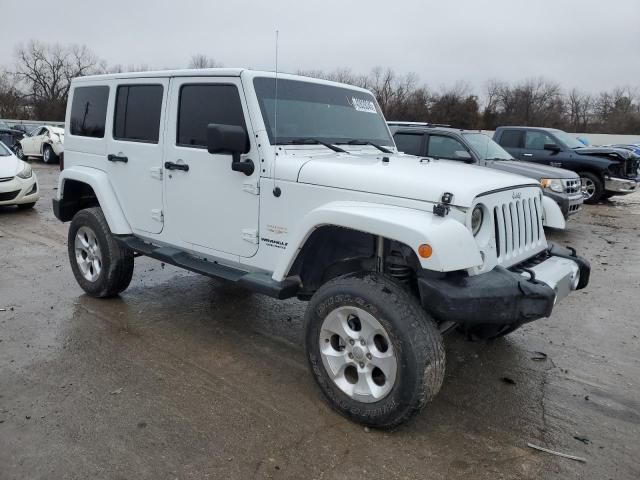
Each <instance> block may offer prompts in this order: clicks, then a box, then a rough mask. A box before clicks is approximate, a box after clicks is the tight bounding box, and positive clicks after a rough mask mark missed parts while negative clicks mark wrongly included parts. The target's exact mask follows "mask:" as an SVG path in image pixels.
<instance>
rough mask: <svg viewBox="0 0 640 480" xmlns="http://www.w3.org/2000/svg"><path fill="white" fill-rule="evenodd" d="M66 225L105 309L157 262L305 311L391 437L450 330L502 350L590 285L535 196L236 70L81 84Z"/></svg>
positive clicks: (421, 398)
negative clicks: (304, 304) (496, 340)
mask: <svg viewBox="0 0 640 480" xmlns="http://www.w3.org/2000/svg"><path fill="white" fill-rule="evenodd" d="M66 131H67V139H66V153H65V168H64V170H63V171H62V172H61V175H60V181H59V189H58V198H57V199H54V201H53V208H54V212H55V214H56V216H57V217H58V218H59V219H60V220H61V221H64V222H66V221H69V220H70V221H71V226H70V228H69V243H68V249H69V259H70V261H71V266H72V269H73V272H74V275H75V277H76V279H77V281H78V283H79V284H80V286H81V287H82V288H83V289H84V290H85V291H86V292H87V293H88V294H90V295H93V296H96V297H108V296H112V295H117V294H118V293H120V292H122V291H123V290H124V289H126V288H127V286H128V285H129V282H130V281H131V276H132V273H133V265H134V258H135V256H136V255H138V254H142V255H148V256H150V257H153V258H156V259H158V260H161V261H163V262H166V263H169V264H173V265H177V266H180V267H183V268H185V269H188V270H191V271H193V272H197V273H201V274H204V275H209V276H212V277H219V278H222V279H226V280H229V281H232V282H236V283H237V284H239V285H242V286H244V287H248V288H250V289H252V290H254V291H256V292H259V293H262V294H266V295H270V296H272V297H275V298H278V299H284V298H289V297H298V298H300V299H303V300H309V301H310V302H309V305H308V308H307V313H306V317H305V339H306V340H305V343H306V345H305V346H306V353H307V357H308V361H309V364H310V367H311V370H312V372H313V374H314V376H315V378H316V380H317V382H318V384H319V386H320V388H321V389H322V391H323V393H324V394H325V396H326V397H327V399H328V400H329V402H330V403H331V405H332V406H333V407H334V408H335V409H336V410H338V411H340V412H341V413H342V414H344V415H346V416H348V417H349V418H351V419H353V420H355V421H358V422H361V423H363V424H365V425H370V426H375V427H380V428H392V427H395V426H397V425H399V424H400V423H402V422H404V421H406V420H407V419H408V418H409V417H411V416H412V415H413V414H415V413H416V412H418V411H419V410H420V409H421V408H422V407H423V406H424V405H425V404H426V403H427V402H428V401H430V400H431V399H432V398H433V397H434V396H435V395H436V393H437V392H438V390H439V389H440V386H441V384H442V381H443V378H444V369H445V349H444V346H443V342H442V333H443V332H444V331H446V330H448V329H450V328H452V327H453V326H458V327H460V328H462V329H463V330H465V331H466V332H467V333H468V334H469V335H473V336H477V337H481V338H490V337H496V336H500V335H504V334H506V333H508V332H511V331H513V330H514V329H516V328H518V327H519V326H520V325H522V324H523V323H525V322H529V321H532V320H535V319H538V318H542V317H548V316H549V315H550V314H551V311H552V309H553V306H554V305H555V303H556V301H558V300H560V299H562V298H563V297H564V296H566V295H567V294H568V293H570V291H572V290H574V289H579V288H583V287H584V286H585V285H586V284H587V283H588V280H589V271H590V268H589V264H588V263H587V262H586V261H585V260H584V259H582V258H580V257H578V256H576V253H575V251H574V250H572V249H567V248H563V247H559V246H556V245H551V244H549V243H548V242H547V241H546V239H545V235H544V231H543V228H542V220H541V214H542V210H541V209H542V204H541V202H542V192H541V190H540V186H539V185H538V184H537V183H536V182H534V181H532V180H529V179H526V178H524V177H520V176H516V175H511V174H506V173H500V172H495V171H491V170H487V169H485V168H480V167H474V166H469V165H460V164H456V163H452V162H448V161H439V160H433V159H428V158H420V157H414V156H409V155H402V154H399V153H398V152H397V150H396V148H395V145H394V142H393V140H392V137H391V135H390V134H389V130H388V128H387V125H386V123H385V120H384V118H383V116H382V114H381V112H380V108H379V106H378V104H377V102H376V100H375V98H374V97H373V96H372V95H371V93H369V92H368V91H366V90H363V89H360V88H356V87H351V86H347V85H342V84H337V83H333V82H328V81H323V80H315V79H311V78H304V77H298V76H293V75H280V76H276V75H274V74H272V73H264V72H255V71H249V70H240V69H207V70H191V71H189V70H182V71H166V72H140V73H131V74H115V75H104V76H94V77H83V78H78V79H75V80H74V81H73V82H72V86H71V91H70V95H69V102H68V106H67V116H66Z"/></svg>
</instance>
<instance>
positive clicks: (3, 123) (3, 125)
mask: <svg viewBox="0 0 640 480" xmlns="http://www.w3.org/2000/svg"><path fill="white" fill-rule="evenodd" d="M0 128H3V129H5V130H11V127H10V126H9V124H8V123H5V122H0Z"/></svg>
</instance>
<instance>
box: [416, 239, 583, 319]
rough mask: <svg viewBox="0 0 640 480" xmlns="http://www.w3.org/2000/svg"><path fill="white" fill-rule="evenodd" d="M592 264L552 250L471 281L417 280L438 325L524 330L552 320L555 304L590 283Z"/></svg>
mask: <svg viewBox="0 0 640 480" xmlns="http://www.w3.org/2000/svg"><path fill="white" fill-rule="evenodd" d="M590 271H591V267H590V265H589V262H587V261H586V260H585V259H584V258H582V257H579V256H577V255H576V254H575V251H574V250H572V249H568V248H564V247H560V246H558V245H554V244H550V247H549V249H547V250H545V251H544V252H542V253H541V254H540V255H538V256H537V257H535V258H532V259H529V260H528V261H527V262H525V263H523V264H520V265H518V266H515V267H512V268H511V269H506V268H503V267H496V268H494V269H493V270H491V271H490V272H487V273H483V274H480V275H475V276H471V277H470V276H467V275H466V274H463V273H461V272H454V273H451V274H448V275H445V276H443V277H440V278H432V277H427V276H423V277H419V278H418V288H419V290H420V298H421V300H422V304H423V306H424V308H425V309H426V310H427V311H428V312H429V313H431V315H433V316H434V317H435V318H436V320H438V321H453V322H456V323H458V324H460V325H464V326H473V325H487V324H492V325H520V324H523V323H526V322H531V321H533V320H537V319H539V318H542V317H548V316H550V315H551V312H552V310H553V307H554V305H555V304H556V303H557V302H558V301H560V300H562V299H563V298H564V297H566V296H567V295H568V294H569V293H570V292H571V291H573V290H578V289H581V288H584V287H585V286H587V284H588V283H589V275H590Z"/></svg>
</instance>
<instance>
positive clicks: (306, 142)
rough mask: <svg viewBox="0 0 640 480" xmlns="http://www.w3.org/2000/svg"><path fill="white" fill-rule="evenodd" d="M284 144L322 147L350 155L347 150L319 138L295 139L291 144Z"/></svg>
mask: <svg viewBox="0 0 640 480" xmlns="http://www.w3.org/2000/svg"><path fill="white" fill-rule="evenodd" d="M282 143H283V144H287V143H288V144H291V145H322V146H324V147H327V148H329V149H331V150H333V151H334V152H338V153H349V152H347V151H346V150H343V149H342V148H340V147H336V146H335V145H332V144H330V143H327V142H323V141H322V140H318V139H317V138H294V139H293V140H291V141H289V142H282Z"/></svg>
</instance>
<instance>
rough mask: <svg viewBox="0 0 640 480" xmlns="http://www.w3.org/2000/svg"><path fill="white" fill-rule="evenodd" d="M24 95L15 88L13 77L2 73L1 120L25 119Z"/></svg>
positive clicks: (0, 94) (0, 89)
mask: <svg viewBox="0 0 640 480" xmlns="http://www.w3.org/2000/svg"><path fill="white" fill-rule="evenodd" d="M22 97H23V96H22V94H21V93H20V91H19V90H18V89H17V88H16V87H15V83H14V81H13V78H12V75H11V74H10V73H8V72H5V71H2V72H0V118H23V117H25V113H26V112H25V105H24V100H23V98H22Z"/></svg>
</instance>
